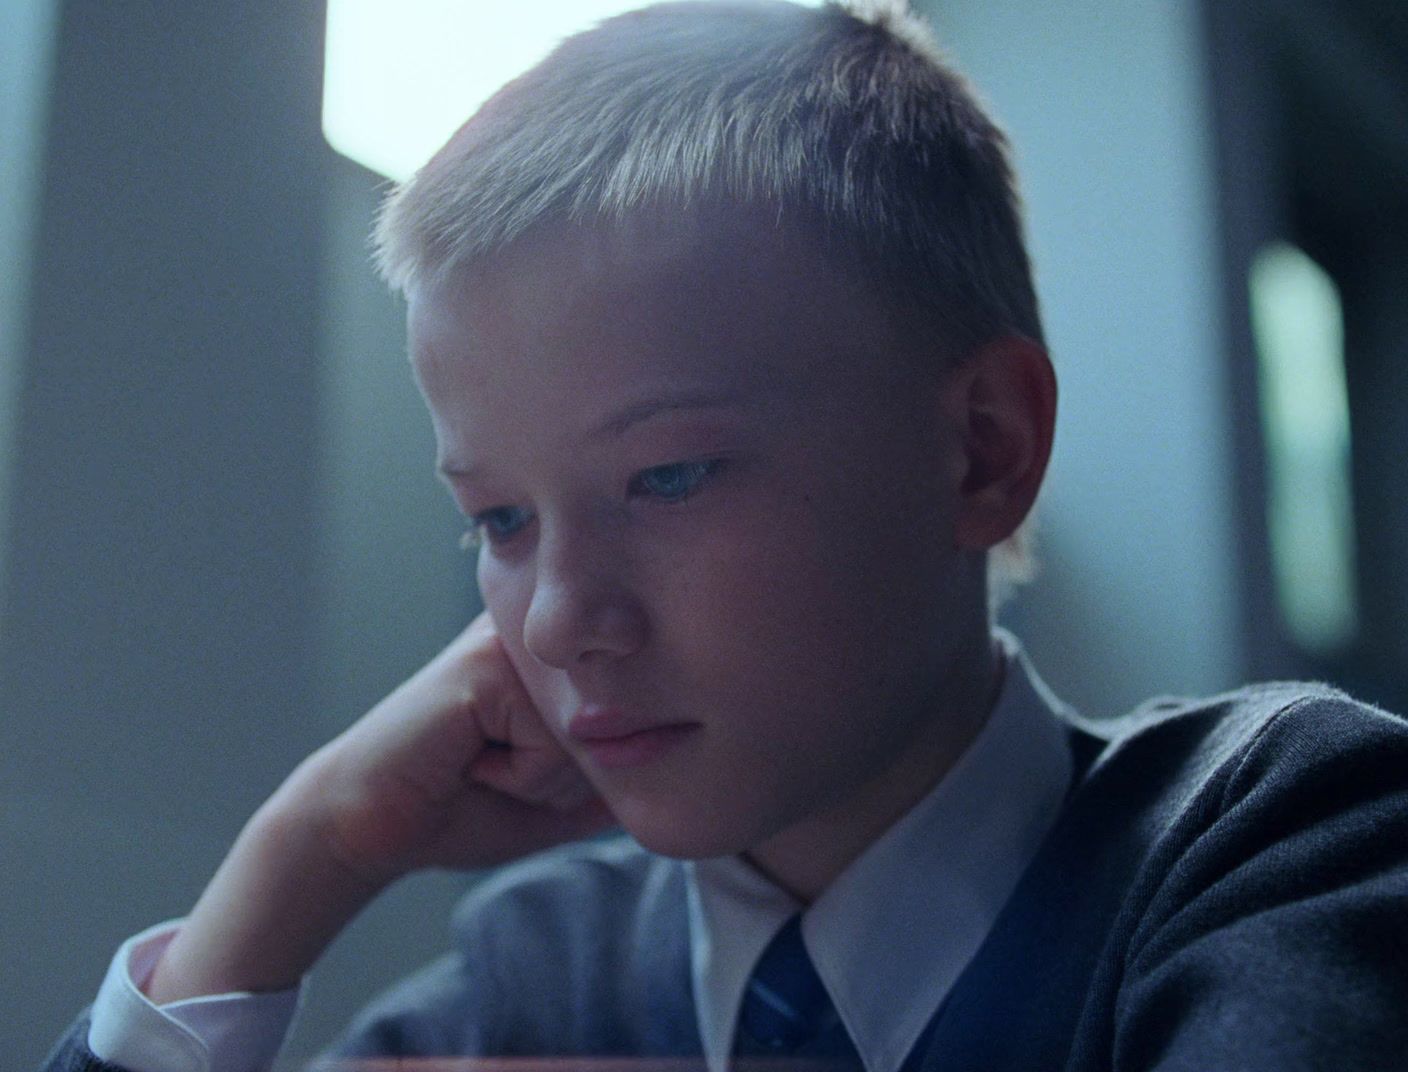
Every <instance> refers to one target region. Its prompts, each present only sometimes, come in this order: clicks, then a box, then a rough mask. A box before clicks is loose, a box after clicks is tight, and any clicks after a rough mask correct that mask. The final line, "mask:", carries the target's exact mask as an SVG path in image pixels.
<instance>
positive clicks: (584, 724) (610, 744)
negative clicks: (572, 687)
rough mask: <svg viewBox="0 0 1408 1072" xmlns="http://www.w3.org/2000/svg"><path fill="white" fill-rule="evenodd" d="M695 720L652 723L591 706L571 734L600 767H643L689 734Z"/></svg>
mask: <svg viewBox="0 0 1408 1072" xmlns="http://www.w3.org/2000/svg"><path fill="white" fill-rule="evenodd" d="M697 729H699V724H698V723H695V722H671V723H662V722H648V721H645V720H643V719H639V718H635V717H632V716H631V715H629V714H627V713H626V712H625V711H622V710H621V709H620V708H615V707H600V706H596V705H587V706H585V707H582V708H581V709H580V710H578V711H577V713H576V714H574V715H573V716H572V718H571V719H570V720H569V721H568V723H567V736H568V738H569V739H571V740H572V741H574V742H576V743H577V744H578V745H579V746H581V749H582V751H583V752H585V753H586V754H587V755H588V756H589V757H590V758H591V760H592V761H593V762H594V763H596V764H597V765H598V766H600V767H604V768H613V769H617V768H625V767H638V766H643V765H645V764H647V763H649V762H651V761H652V760H654V759H658V758H659V757H660V756H662V755H664V754H665V753H666V752H668V751H670V750H671V749H672V748H674V746H675V745H677V744H679V743H680V742H681V741H683V740H684V739H685V738H686V737H689V736H690V735H692V734H693V733H694V731H695V730H697Z"/></svg>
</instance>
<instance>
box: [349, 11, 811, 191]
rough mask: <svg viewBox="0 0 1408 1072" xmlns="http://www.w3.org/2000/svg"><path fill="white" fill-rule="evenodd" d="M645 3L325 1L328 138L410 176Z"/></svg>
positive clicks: (383, 170)
mask: <svg viewBox="0 0 1408 1072" xmlns="http://www.w3.org/2000/svg"><path fill="white" fill-rule="evenodd" d="M819 2H820V0H811V3H809V6H816V4H818V3H819ZM642 4H643V0H634V2H632V0H525V2H522V3H512V4H510V3H503V2H490V0H328V25H327V55H326V58H325V65H324V74H323V136H324V137H326V138H327V140H328V144H330V145H331V146H332V147H333V148H334V149H336V150H337V151H338V152H340V153H342V154H343V155H344V156H348V157H351V158H352V159H353V160H356V161H357V162H358V163H359V164H362V165H364V166H366V167H369V168H371V169H372V170H373V171H376V172H379V173H380V174H382V175H386V176H388V177H390V178H393V179H404V178H407V177H409V176H410V175H411V174H412V173H413V172H414V171H415V169H416V168H418V167H420V165H421V164H423V163H425V161H426V160H428V159H429V158H430V156H431V155H432V154H433V153H434V152H435V151H436V150H437V149H439V148H440V146H442V145H444V144H445V142H446V141H447V140H448V139H449V137H450V135H451V134H453V133H454V132H455V131H456V130H457V129H458V128H459V126H460V124H461V123H463V122H464V121H465V120H466V119H468V118H469V116H470V115H471V114H472V113H473V112H474V111H475V109H477V108H478V107H479V106H480V105H481V104H483V103H484V101H486V100H487V99H488V98H489V97H490V96H492V95H493V93H494V92H495V91H496V90H498V89H499V88H500V87H501V86H502V85H503V84H504V83H505V82H508V81H510V80H511V79H513V78H514V77H515V76H517V75H519V74H521V73H522V72H523V71H526V70H527V69H528V68H529V67H531V66H532V65H533V64H535V63H536V62H537V61H538V60H540V59H542V58H543V57H544V56H546V55H547V54H548V52H550V51H551V50H552V48H553V46H555V45H556V44H557V43H558V42H559V41H561V40H562V39H563V38H564V37H567V36H570V35H571V34H574V33H576V32H577V31H579V30H584V29H586V28H587V27H589V26H592V25H593V24H595V23H597V22H600V21H601V20H602V19H604V18H607V17H609V16H611V15H617V14H620V13H621V12H623V11H629V10H631V9H632V8H638V7H641V6H642Z"/></svg>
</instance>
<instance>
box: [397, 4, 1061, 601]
mask: <svg viewBox="0 0 1408 1072" xmlns="http://www.w3.org/2000/svg"><path fill="white" fill-rule="evenodd" d="M705 201H710V202H715V203H720V202H721V203H723V204H731V203H738V202H742V203H745V204H757V205H764V206H767V207H768V208H769V210H771V211H775V212H776V214H777V218H778V220H779V225H780V226H787V225H789V224H790V225H800V226H807V227H813V228H816V229H817V230H818V231H819V232H820V234H821V236H822V237H823V239H824V240H825V241H826V242H827V244H828V247H829V248H832V249H834V250H835V251H836V252H838V253H839V254H841V255H844V256H848V257H851V258H854V259H855V261H856V262H857V263H858V264H859V265H860V266H861V267H862V268H863V270H864V271H865V272H866V273H867V275H868V276H869V277H870V278H871V279H872V280H873V281H874V282H875V284H876V287H875V290H876V292H877V294H879V295H881V296H883V297H884V298H885V300H887V301H889V302H891V303H892V305H893V307H894V308H895V309H896V310H897V311H898V312H899V313H900V314H901V316H903V317H904V318H905V319H906V320H907V321H908V322H912V323H914V324H915V325H916V327H917V328H918V329H919V330H923V331H930V332H932V333H934V336H935V339H936V341H937V342H939V343H940V344H941V346H940V350H941V351H942V352H944V353H947V354H952V355H957V356H959V357H961V355H963V354H965V353H967V352H969V351H971V349H972V348H974V347H976V346H978V345H980V344H981V343H983V342H985V341H987V340H989V339H992V338H995V337H997V336H999V335H1003V334H1011V333H1016V334H1020V335H1023V336H1026V337H1028V338H1030V339H1032V340H1034V341H1036V342H1038V343H1041V342H1043V333H1042V328H1041V320H1040V315H1039V311H1038V307H1037V299H1036V293H1035V288H1034V286H1033V283H1032V272H1031V266H1030V263H1029V260H1028V257H1027V251H1026V245H1025V241H1024V236H1023V231H1022V220H1021V206H1020V199H1019V196H1018V193H1017V187H1016V180H1015V176H1014V174H1013V170H1012V167H1011V165H1010V163H1009V160H1008V148H1007V141H1006V138H1005V136H1004V135H1003V133H1002V131H1001V130H1000V129H999V128H998V127H997V125H996V124H995V123H994V122H993V121H992V120H991V119H990V118H989V117H988V116H987V114H986V113H985V112H984V110H983V108H982V107H981V106H980V105H979V103H978V101H977V99H976V97H975V95H974V93H973V91H972V90H971V89H970V87H969V86H968V84H967V83H966V82H965V80H964V79H963V78H962V77H961V76H960V75H959V74H958V73H957V72H955V71H954V70H953V69H952V68H951V67H950V66H949V65H948V64H947V62H946V61H945V60H944V58H943V56H942V54H941V52H940V50H939V47H938V45H937V44H936V42H935V40H934V38H933V35H932V33H931V32H930V30H929V28H928V26H927V25H926V24H924V23H923V22H922V21H920V20H919V19H918V18H917V17H916V16H914V15H913V14H911V13H910V12H908V10H907V9H906V7H905V5H904V3H903V2H902V0H855V2H852V3H850V4H846V5H842V4H837V3H828V4H826V5H825V6H823V7H821V8H807V7H802V6H799V5H797V4H793V3H787V2H784V0H678V2H673V3H661V4H656V5H654V6H651V7H647V8H643V9H641V10H639V11H634V12H630V13H628V14H624V15H619V16H617V17H614V18H611V19H607V20H605V21H604V22H602V23H600V24H599V25H598V26H596V27H595V28H593V29H591V30H588V31H586V32H584V33H580V34H577V35H576V36H574V37H571V38H568V39H567V40H566V41H564V42H563V43H562V44H561V45H560V46H559V47H558V48H557V49H556V50H555V51H553V52H552V54H551V55H549V56H548V57H547V58H546V59H545V60H543V61H542V62H541V63H540V64H538V65H537V66H536V67H534V68H533V69H532V70H530V71H528V72H527V73H526V74H524V75H522V76H521V77H519V78H516V79H515V80H514V81H512V82H510V83H509V84H508V85H507V86H505V87H504V88H503V89H502V90H500V91H499V92H498V93H497V94H495V95H494V96H493V97H492V98H491V99H490V100H489V101H488V102H487V103H486V104H485V105H484V106H483V107H482V108H480V109H479V111H478V112H476V113H475V114H474V115H473V116H472V117H471V118H470V119H469V120H468V121H467V122H466V123H465V124H464V125H463V126H462V127H460V129H459V130H458V131H457V132H456V133H455V135H454V136H453V137H452V138H451V139H450V140H449V142H448V143H447V144H446V145H445V146H444V148H442V149H441V150H440V151H439V152H438V153H436V154H435V156H434V157H432V158H431V160H430V161H429V162H428V163H427V164H426V165H425V166H424V167H422V168H421V169H420V171H418V172H417V173H416V174H415V175H414V176H413V177H412V178H411V179H410V180H408V181H407V182H405V183H403V184H401V185H399V186H397V187H396V188H395V189H394V190H393V191H392V192H391V193H390V195H389V196H388V197H387V198H386V200H385V202H384V204H383V207H382V210H381V213H380V215H379V218H378V221H377V228H376V236H375V243H376V254H377V261H378V264H379V267H380V269H381V272H382V274H383V276H384V277H385V278H386V280H387V282H388V283H389V284H390V285H391V286H392V287H393V288H395V289H398V290H401V291H403V292H404V291H407V290H409V289H412V288H414V287H415V286H417V285H418V284H420V283H422V282H426V281H430V280H433V279H435V278H437V277H438V276H440V275H442V274H444V273H446V272H448V271H450V270H452V269H454V268H456V267H459V266H462V265H465V264H468V263H471V262H474V261H477V260H480V259H482V258H484V257H487V256H489V255H491V254H492V253H494V252H495V251H496V250H499V249H502V248H503V247H505V246H506V245H508V244H509V243H511V242H513V241H514V240H515V239H517V238H519V237H521V236H523V235H524V234H526V233H527V232H528V231H530V230H531V229H534V228H536V227H539V226H541V225H544V224H552V223H585V222H593V221H602V220H607V221H610V220H619V219H621V218H622V217H623V216H624V215H625V214H627V213H629V212H630V211H631V210H632V209H636V208H640V207H643V206H650V205H667V206H677V207H680V208H689V207H690V206H693V205H699V204H702V203H704V202H705ZM1027 539H1028V537H1027V534H1026V530H1025V527H1024V529H1023V530H1020V531H1019V533H1018V534H1017V535H1016V536H1014V537H1013V538H1012V539H1009V540H1008V541H1007V542H1006V543H1005V544H1004V545H1003V546H1002V547H1000V548H998V549H996V550H997V553H996V555H995V556H994V564H995V565H996V566H997V569H996V571H995V573H996V577H995V580H996V581H997V582H998V583H999V584H1010V583H1012V582H1015V581H1019V580H1023V579H1025V576H1026V575H1027V574H1029V573H1030V566H1031V557H1030V554H1029V552H1028V549H1027V546H1026V544H1027Z"/></svg>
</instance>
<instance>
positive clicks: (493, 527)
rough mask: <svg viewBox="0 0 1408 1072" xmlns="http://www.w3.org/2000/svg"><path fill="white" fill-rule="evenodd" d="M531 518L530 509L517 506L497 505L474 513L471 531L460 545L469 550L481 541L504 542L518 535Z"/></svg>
mask: <svg viewBox="0 0 1408 1072" xmlns="http://www.w3.org/2000/svg"><path fill="white" fill-rule="evenodd" d="M529 520H530V515H529V513H528V511H526V510H520V509H519V508H518V507H516V506H496V507H494V508H493V509H492V510H485V511H484V512H483V513H479V514H474V515H473V516H472V517H470V519H469V531H468V532H466V533H465V534H464V536H463V537H461V539H460V546H461V547H463V548H465V549H466V550H468V549H470V548H474V547H478V546H479V545H480V544H481V543H488V544H491V545H493V544H501V543H504V542H506V541H508V540H511V539H512V538H513V537H514V536H516V535H518V533H519V531H521V530H522V528H523V527H524V526H525V525H527V524H528V521H529Z"/></svg>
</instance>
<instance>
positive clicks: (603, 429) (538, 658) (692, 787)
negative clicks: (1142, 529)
mask: <svg viewBox="0 0 1408 1072" xmlns="http://www.w3.org/2000/svg"><path fill="white" fill-rule="evenodd" d="M787 241H788V248H785V249H784V248H783V247H782V240H781V239H780V238H779V237H778V235H777V233H776V231H775V230H773V229H772V228H771V227H770V226H769V225H767V223H766V221H760V220H757V219H752V218H750V217H748V216H746V215H744V216H739V217H736V218H735V219H734V220H733V221H732V222H731V223H730V222H723V221H717V220H716V221H713V222H712V223H711V224H710V226H709V227H708V228H707V237H706V229H701V228H700V227H699V225H698V224H693V225H691V224H688V223H685V222H682V221H676V222H664V221H663V220H654V221H651V220H637V221H635V222H633V223H631V224H630V225H629V226H626V225H623V226H622V227H620V228H617V229H615V230H614V231H612V232H606V231H604V230H603V231H592V230H586V229H573V230H567V229H565V228H564V229H562V230H558V231H552V232H543V233H539V234H537V235H535V236H533V237H530V238H527V239H524V240H522V241H520V242H519V243H518V244H517V245H515V246H513V247H511V248H510V249H508V250H506V251H504V252H502V253H500V254H497V255H495V256H494V257H493V258H492V259H491V260H489V261H488V262H486V263H484V264H481V265H478V266H476V267H474V268H473V269H469V270H465V271H462V272H460V273H459V274H457V275H454V276H452V277H451V278H450V279H449V280H448V281H446V282H445V283H442V284H439V285H436V286H433V287H426V288H423V289H421V290H420V291H418V292H416V293H414V294H413V295H412V296H411V304H410V334H411V348H412V358H413V362H414V366H415V371H416V374H417V377H418V379H419V382H420V384H421V388H422V390H423V392H424V394H425V397H426V400H427V402H428V404H429V407H430V410H431V414H432V417H433V420H434V424H435V430H436V434H437V438H438V441H439V450H440V462H441V466H442V469H443V470H445V471H446V478H447V481H448V483H449V485H450V487H451V489H452V491H453V494H454V496H455V499H456V501H457V502H458V504H459V505H460V507H461V509H462V510H463V511H464V512H465V513H466V514H467V515H469V516H471V517H472V518H477V519H479V521H480V523H481V528H482V538H483V546H482V549H481V550H480V552H479V564H478V574H479V583H480V588H481V591H482V593H483V596H484V599H485V602H486V605H487V606H488V608H489V610H490V612H491V613H492V615H493V617H494V619H495V621H496V623H497V625H498V628H499V630H500V632H501V634H502V638H503V641H504V643H505V645H506V647H507V650H508V652H509V655H510V657H511V659H512V661H513V663H514V665H515V667H516V668H517V670H518V671H519V674H520V676H521V677H522V679H523V681H524V683H525V685H526V686H527V689H528V692H529V694H530V695H531V696H532V698H533V700H534V701H535V703H536V704H537V705H538V707H539V709H540V710H541V711H542V712H543V714H544V716H545V717H546V719H547V721H548V723H549V725H550V727H551V728H552V729H553V730H554V732H555V733H556V734H557V735H558V736H559V737H560V738H561V739H562V740H563V741H564V743H565V744H566V746H567V748H568V749H569V750H570V751H571V753H572V754H573V755H574V757H576V758H577V759H578V761H579V762H580V764H581V765H582V767H583V768H584V769H585V771H586V772H587V774H588V776H589V777H590V778H591V780H592V781H593V782H594V783H595V785H596V786H597V788H598V789H599V791H600V792H601V793H602V795H603V796H604V798H605V799H606V801H607V803H608V804H609V805H610V806H611V807H612V809H613V811H614V812H615V813H616V815H617V817H618V818H619V820H620V821H621V823H622V824H623V825H624V826H625V827H626V829H627V830H629V831H630V832H631V833H632V834H634V835H635V836H636V837H637V838H638V839H639V840H640V841H641V842H643V843H644V844H645V845H646V846H648V847H650V848H653V849H655V850H656V851H660V852H664V853H668V854H671V855H679V856H695V857H697V856H710V855H719V854H723V853H728V852H738V851H742V850H745V849H752V850H754V851H755V853H756V854H758V855H760V856H765V855H766V849H767V847H768V846H769V845H771V844H773V843H777V844H779V845H780V844H783V843H784V842H786V840H787V839H788V838H795V837H804V838H805V837H808V836H811V837H819V838H822V839H826V838H832V839H833V840H834V839H835V838H845V837H847V836H852V835H856V836H860V837H861V838H862V839H864V838H867V837H870V836H873V834H874V833H878V829H877V830H875V831H873V832H859V833H857V831H856V830H855V829H853V828H855V827H856V825H857V823H860V824H861V825H864V824H865V823H867V822H869V823H871V824H875V823H879V824H880V826H879V829H883V826H884V825H888V823H889V822H890V821H892V820H893V819H894V818H895V817H897V815H898V814H899V813H901V812H902V811H903V810H904V808H907V807H908V806H909V805H910V804H912V803H913V802H914V801H915V800H917V799H918V797H919V796H920V795H922V793H923V791H924V790H925V789H927V787H928V786H929V785H930V784H932V782H933V781H934V779H935V778H936V777H937V775H938V774H939V773H941V772H942V769H943V766H945V765H946V764H947V762H949V761H950V760H951V759H952V758H953V755H954V754H956V750H957V749H958V748H960V747H961V745H962V743H963V742H965V741H966V739H967V737H968V736H969V735H971V731H972V728H973V727H972V726H971V725H961V724H959V723H960V721H961V720H960V719H958V718H957V717H956V716H955V717H952V718H951V717H949V715H948V709H949V708H950V707H951V706H954V707H956V706H958V705H955V704H952V703H951V701H952V698H953V696H954V695H956V690H958V689H959V688H960V686H961V685H962V684H963V683H964V682H965V681H966V675H969V673H970V671H972V670H973V668H974V665H975V661H976V662H979V663H980V662H981V661H982V660H983V659H984V657H985V655H986V652H987V643H988V641H987V623H986V613H985V592H984V583H983V570H982V559H981V555H979V554H978V553H977V552H975V551H969V550H963V549H960V548H959V547H957V546H956V542H957V541H956V540H955V537H954V511H955V509H956V503H957V497H958V491H957V489H958V486H959V484H960V483H961V480H962V468H963V461H962V457H961V448H960V446H959V443H958V438H959V437H958V436H957V434H956V433H955V431H954V427H955V425H956V424H957V421H956V420H950V419H948V415H947V414H948V409H947V407H948V406H949V405H950V401H949V399H948V395H947V393H946V392H947V383H948V379H947V378H946V377H945V376H943V375H940V374H937V373H934V372H920V371H918V368H919V364H918V360H919V359H917V358H915V357H914V356H913V352H914V348H915V343H914V342H912V341H910V342H906V341H905V340H904V338H903V337H902V336H901V335H900V333H899V332H897V331H896V330H895V329H894V328H893V326H892V324H891V323H890V320H891V318H890V316H888V315H887V314H886V313H885V312H884V311H883V308H882V306H881V305H880V303H878V302H876V301H875V300H873V299H872V298H871V297H870V296H869V295H868V294H867V293H865V292H864V291H863V290H862V289H861V288H860V287H859V286H858V285H857V284H856V283H855V282H854V281H853V280H851V279H848V278H847V276H846V274H845V273H844V272H843V271H842V270H840V269H839V268H836V267H833V266H831V265H830V264H828V262H826V261H825V260H823V259H822V257H821V256H819V255H818V254H817V253H816V251H815V249H814V247H813V246H812V245H810V244H808V243H807V242H805V241H803V240H802V239H801V238H798V237H796V236H793V237H791V238H789V239H788V240H787ZM891 813H893V814H891ZM843 828H844V829H843ZM779 839H781V840H779Z"/></svg>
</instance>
